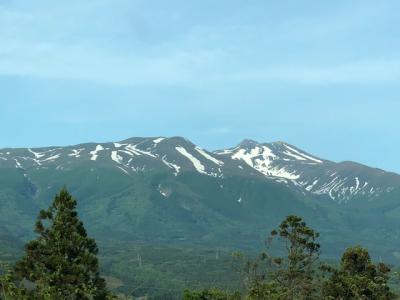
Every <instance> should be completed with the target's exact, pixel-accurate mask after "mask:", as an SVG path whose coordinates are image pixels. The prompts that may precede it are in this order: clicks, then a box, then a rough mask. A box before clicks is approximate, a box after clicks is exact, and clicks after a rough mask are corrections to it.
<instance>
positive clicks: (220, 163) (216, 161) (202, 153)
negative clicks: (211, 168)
mask: <svg viewBox="0 0 400 300" xmlns="http://www.w3.org/2000/svg"><path fill="white" fill-rule="evenodd" d="M195 150H196V151H197V152H199V153H200V154H201V155H203V156H204V157H205V158H207V159H208V160H210V161H212V162H213V163H214V164H216V165H218V166H223V165H224V162H222V161H220V160H218V159H216V158H215V157H212V156H211V155H210V154H208V153H207V152H205V151H204V150H203V149H201V148H199V147H196V148H195Z"/></svg>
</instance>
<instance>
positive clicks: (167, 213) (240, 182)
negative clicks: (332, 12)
mask: <svg viewBox="0 0 400 300" xmlns="http://www.w3.org/2000/svg"><path fill="white" fill-rule="evenodd" d="M0 179H1V180H0V203H1V210H0V212H1V214H0V221H1V222H0V224H2V225H1V227H0V230H1V234H2V239H3V240H7V241H10V240H16V241H18V240H24V239H26V238H27V237H29V236H30V235H31V228H32V224H33V221H34V218H35V216H36V214H37V212H38V211H39V209H41V208H43V207H46V206H47V205H48V203H49V201H50V200H51V199H52V197H53V196H54V194H55V193H56V191H57V190H58V189H59V188H60V187H61V186H62V185H64V184H66V185H67V186H68V188H69V189H70V190H71V192H72V194H74V195H75V196H76V197H77V199H78V203H79V211H80V214H81V215H82V217H83V219H84V220H85V223H86V224H87V225H88V227H89V229H90V231H91V232H92V233H93V234H94V235H95V236H96V238H98V239H99V240H101V241H106V240H117V241H137V242H145V243H155V244H157V243H177V244H186V245H208V246H213V247H215V246H218V247H228V248H250V249H256V248H257V247H260V245H262V242H263V239H264V236H265V235H266V233H267V232H268V230H269V229H270V228H272V227H274V226H276V224H277V223H278V222H279V221H280V220H281V219H282V218H283V217H285V216H286V215H288V214H297V215H301V216H303V217H304V218H305V219H306V221H307V222H309V223H311V224H312V225H313V226H314V227H315V228H316V229H317V230H318V231H320V232H322V233H323V234H322V236H323V244H325V245H326V249H328V250H327V251H326V253H325V254H326V255H328V256H329V255H331V256H333V255H337V254H338V253H339V252H340V251H342V250H343V248H344V247H345V246H347V245H348V244H354V243H357V242H359V243H362V244H365V245H367V246H369V247H370V248H371V250H372V252H373V253H374V254H375V255H378V254H379V255H380V254H385V255H386V256H387V257H388V258H389V259H391V260H396V259H397V258H396V257H398V252H397V251H398V249H397V245H398V242H399V229H398V228H400V226H399V225H400V221H399V220H400V219H399V218H398V216H399V214H400V203H399V202H398V201H397V200H398V195H399V194H400V175H398V174H395V173H391V172H385V171H383V170H380V169H374V168H370V167H368V166H364V165H361V164H358V163H355V162H340V163H335V162H332V161H330V160H327V159H325V158H319V157H316V156H314V155H312V154H310V153H306V152H305V151H302V150H301V149H299V148H297V147H295V146H294V145H289V144H287V143H285V142H273V143H258V142H255V141H252V140H244V141H243V142H241V143H240V144H238V145H237V146H236V147H233V148H229V149H221V150H218V151H212V152H210V151H207V150H205V149H202V148H200V147H198V146H196V145H195V144H193V143H192V142H190V141H189V140H187V139H185V138H182V137H171V138H164V137H150V138H139V137H137V138H130V139H126V140H123V141H118V142H110V143H88V144H80V145H74V146H68V147H46V148H20V149H1V150H0Z"/></svg>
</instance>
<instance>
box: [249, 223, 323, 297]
mask: <svg viewBox="0 0 400 300" xmlns="http://www.w3.org/2000/svg"><path fill="white" fill-rule="evenodd" d="M318 237H319V234H318V233H317V232H315V231H314V230H313V229H311V228H310V227H308V226H307V225H306V223H305V222H304V221H303V220H302V219H301V218H300V217H298V216H294V215H291V216H288V217H286V219H285V220H283V222H282V223H281V224H280V226H279V228H277V229H276V230H273V231H272V232H271V235H270V237H269V239H268V244H271V243H272V242H273V240H275V239H276V238H279V239H280V240H281V241H282V242H283V251H284V252H286V254H287V255H286V256H283V257H274V256H271V255H270V254H269V253H267V252H264V253H261V255H260V257H259V260H258V261H256V262H250V263H249V264H248V268H249V269H248V270H249V271H250V272H249V273H250V275H251V277H252V278H251V279H250V286H249V298H250V299H280V300H286V299H290V300H292V299H318V296H317V295H316V294H317V292H318V291H317V289H316V282H315V271H316V268H317V266H316V262H317V261H318V259H319V253H320V245H319V244H318V243H317V238H318Z"/></svg>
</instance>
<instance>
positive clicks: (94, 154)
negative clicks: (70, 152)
mask: <svg viewBox="0 0 400 300" xmlns="http://www.w3.org/2000/svg"><path fill="white" fill-rule="evenodd" d="M102 150H104V147H103V146H102V145H97V146H96V149H95V150H94V151H90V154H91V157H90V160H96V159H97V157H98V156H99V155H98V153H99V152H100V151H102Z"/></svg>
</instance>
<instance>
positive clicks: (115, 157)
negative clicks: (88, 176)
mask: <svg viewBox="0 0 400 300" xmlns="http://www.w3.org/2000/svg"><path fill="white" fill-rule="evenodd" d="M111 159H112V160H113V161H115V162H117V163H118V164H121V163H122V161H123V157H122V156H121V155H119V154H118V151H111Z"/></svg>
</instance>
